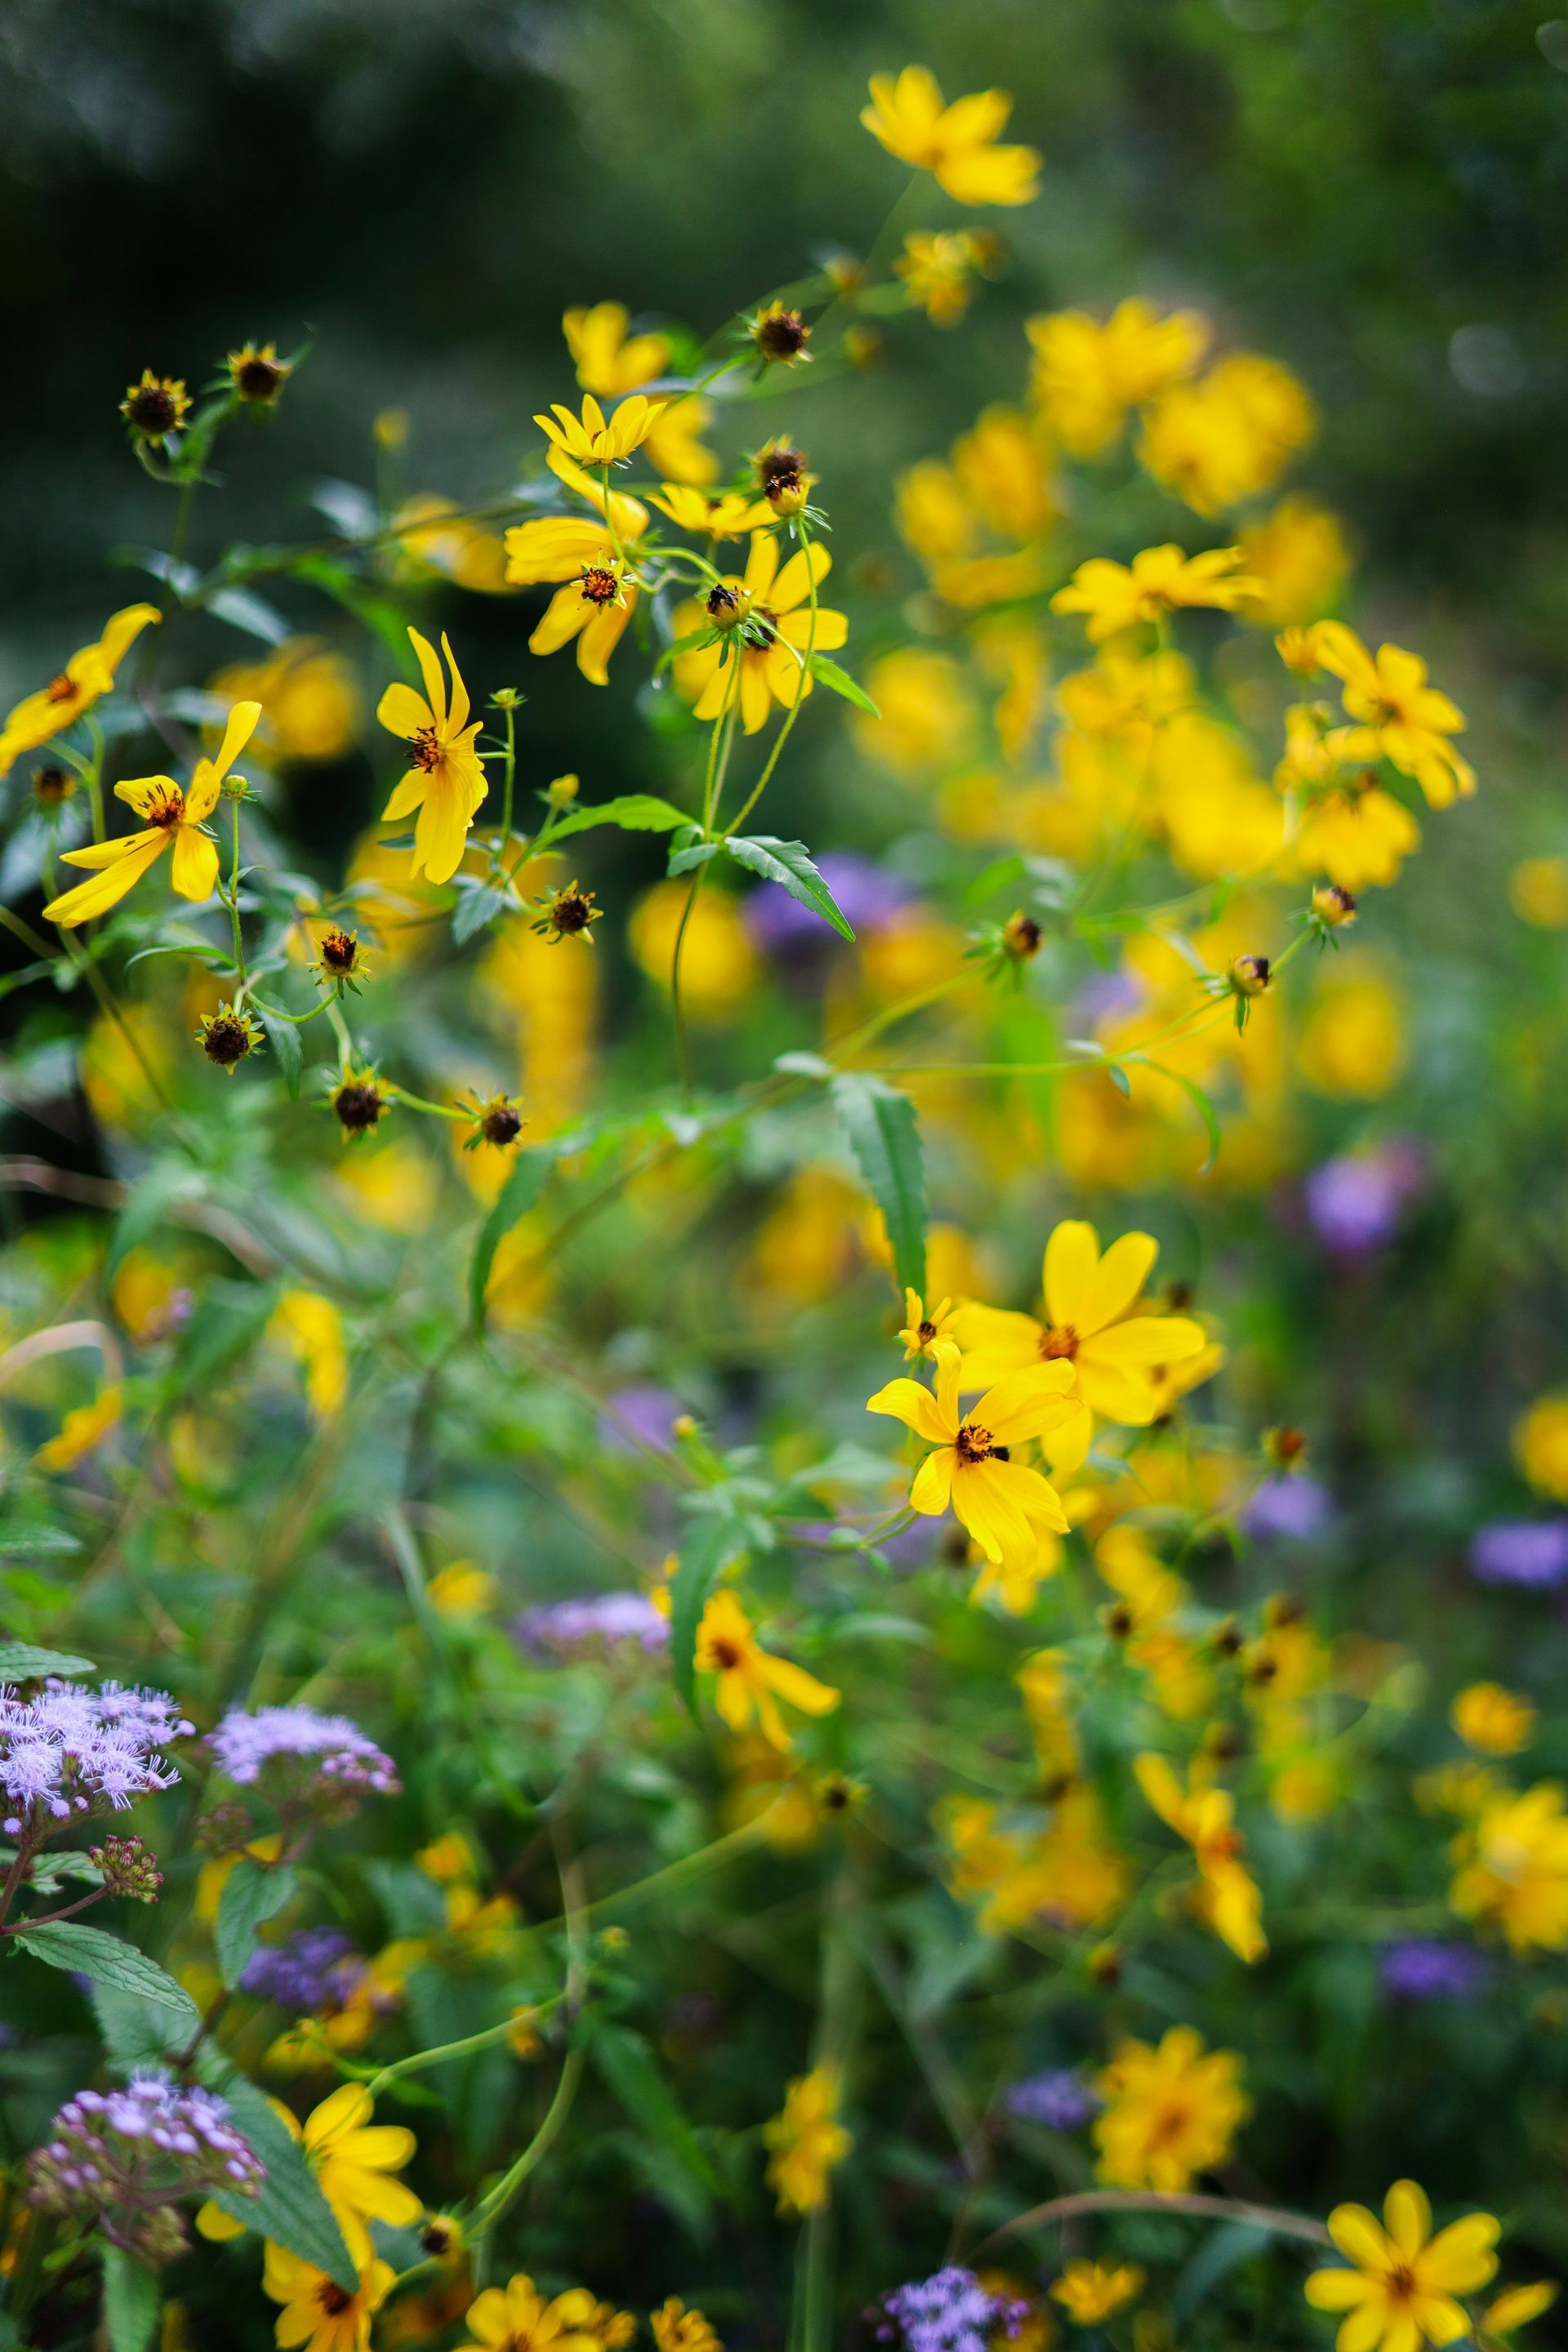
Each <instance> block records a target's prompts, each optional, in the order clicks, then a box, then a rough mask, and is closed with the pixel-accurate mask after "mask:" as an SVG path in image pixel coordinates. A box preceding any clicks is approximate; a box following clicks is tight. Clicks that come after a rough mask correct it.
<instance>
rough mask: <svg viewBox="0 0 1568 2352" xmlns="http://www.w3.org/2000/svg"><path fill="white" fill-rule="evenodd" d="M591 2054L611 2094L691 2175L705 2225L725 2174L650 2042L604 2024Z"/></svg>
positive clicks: (663, 2154) (661, 2151)
mask: <svg viewBox="0 0 1568 2352" xmlns="http://www.w3.org/2000/svg"><path fill="white" fill-rule="evenodd" d="M589 2050H590V2052H591V2053H592V2056H593V2059H594V2063H595V2065H596V2066H597V2067H598V2070H599V2072H600V2074H603V2076H604V2078H605V2082H606V2083H607V2084H609V2087H610V2089H611V2091H612V2092H613V2093H614V2094H615V2095H616V2098H617V2099H618V2100H619V2101H620V2103H621V2105H622V2106H623V2107H625V2109H626V2113H627V2115H628V2116H630V2117H631V2119H632V2121H633V2122H634V2123H635V2124H636V2125H637V2127H638V2129H639V2130H640V2131H641V2132H643V2133H644V2134H645V2135H646V2137H647V2138H648V2139H649V2140H650V2141H651V2142H652V2143H653V2147H654V2151H655V2152H656V2154H657V2155H658V2157H660V2158H663V2160H664V2162H665V2163H666V2164H668V2165H673V2166H674V2167H675V2168H676V2169H677V2170H678V2171H679V2172H680V2173H681V2174H682V2175H683V2176H684V2177H685V2179H686V2182H687V2185H688V2187H689V2189H691V2190H692V2191H694V2192H695V2195H694V2198H693V2200H692V2202H693V2205H694V2209H695V2213H696V2214H697V2215H698V2216H700V2219H701V2221H704V2222H705V2221H707V2218H708V2214H709V2210H710V2204H711V2200H713V2198H714V2197H716V2196H718V2195H719V2194H720V2193H721V2183H720V2180H719V2176H718V2174H717V2173H716V2172H715V2171H714V2169H713V2166H712V2164H711V2162H710V2159H709V2157H708V2154H707V2151H706V2149H705V2148H704V2147H703V2146H702V2144H701V2142H700V2140H699V2138H698V2137H697V2135H696V2133H695V2132H694V2131H693V2130H692V2127H691V2125H690V2123H689V2120H688V2117H687V2115H686V2112H685V2110H684V2108H683V2107H682V2106H681V2105H680V2102H679V2099H678V2098H677V2097H676V2095H675V2094H674V2092H673V2091H672V2090H671V2089H670V2087H669V2084H668V2082H667V2081H666V2080H665V2077H664V2074H663V2071H662V2069H661V2068H660V2066H659V2063H658V2059H657V2058H656V2057H655V2056H654V2053H653V2052H652V2050H651V2049H650V2047H649V2046H648V2044H647V2042H646V2041H645V2040H644V2039H643V2037H642V2035H641V2034H640V2033H634V2032H631V2030H630V2028H629V2027H627V2026H624V2025H600V2026H599V2027H598V2029H597V2030H596V2032H595V2034H594V2038H593V2040H592V2042H590V2043H589ZM656 2177H657V2167H656Z"/></svg>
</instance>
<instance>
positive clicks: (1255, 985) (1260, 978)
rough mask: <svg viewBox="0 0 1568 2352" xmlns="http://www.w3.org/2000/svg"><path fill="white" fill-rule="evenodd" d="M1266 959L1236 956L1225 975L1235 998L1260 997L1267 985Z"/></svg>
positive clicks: (1267, 965) (1262, 957)
mask: <svg viewBox="0 0 1568 2352" xmlns="http://www.w3.org/2000/svg"><path fill="white" fill-rule="evenodd" d="M1268 974H1269V964H1268V957H1267V956H1264V955H1243V956H1237V959H1236V961H1235V962H1234V963H1233V964H1232V965H1231V967H1230V971H1229V972H1228V974H1227V975H1226V976H1227V978H1228V979H1229V982H1230V984H1231V987H1232V988H1233V989H1234V990H1235V992H1236V993H1237V996H1261V995H1262V993H1263V992H1264V990H1265V989H1266V988H1267V987H1268Z"/></svg>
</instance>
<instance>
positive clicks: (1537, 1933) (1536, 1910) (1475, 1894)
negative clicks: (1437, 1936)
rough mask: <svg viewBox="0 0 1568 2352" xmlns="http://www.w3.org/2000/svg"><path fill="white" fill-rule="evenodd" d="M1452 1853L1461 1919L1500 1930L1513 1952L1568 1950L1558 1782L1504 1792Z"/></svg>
mask: <svg viewBox="0 0 1568 2352" xmlns="http://www.w3.org/2000/svg"><path fill="white" fill-rule="evenodd" d="M1473 1769H1478V1770H1479V1767H1477V1768H1473ZM1452 1854H1453V1859H1454V1860H1455V1862H1457V1863H1458V1864H1459V1869H1458V1874H1457V1875H1456V1877H1455V1879H1454V1881H1453V1884H1452V1885H1450V1887H1449V1889H1448V1901H1449V1903H1450V1904H1451V1906H1453V1908H1454V1909H1455V1910H1456V1911H1457V1912H1458V1915H1459V1916H1460V1918H1461V1919H1477V1920H1480V1921H1483V1922H1485V1923H1486V1924H1487V1925H1489V1926H1491V1927H1498V1928H1500V1930H1501V1931H1502V1934H1503V1935H1504V1936H1505V1937H1506V1938H1507V1940H1508V1943H1509V1946H1510V1949H1511V1950H1513V1951H1515V1952H1529V1951H1531V1950H1535V1951H1543V1952H1558V1951H1561V1950H1562V1948H1563V1945H1564V1944H1568V1818H1564V1815H1563V1790H1562V1786H1561V1784H1560V1783H1559V1782H1558V1781H1555V1780H1542V1781H1538V1782H1537V1784H1536V1786H1535V1787H1534V1788H1533V1789H1527V1790H1525V1792H1524V1794H1523V1796H1521V1797H1516V1796H1515V1795H1514V1793H1513V1791H1512V1790H1499V1791H1498V1792H1497V1793H1496V1794H1495V1795H1494V1796H1492V1797H1491V1798H1490V1800H1489V1801H1488V1802H1486V1803H1485V1804H1484V1805H1483V1807H1482V1809H1481V1811H1480V1812H1479V1815H1478V1816H1477V1818H1476V1820H1475V1822H1473V1823H1472V1825H1471V1826H1470V1827H1469V1828H1468V1829H1467V1830H1465V1831H1463V1832H1461V1833H1460V1835H1459V1836H1458V1838H1457V1839H1456V1840H1455V1842H1454V1845H1453V1848H1452Z"/></svg>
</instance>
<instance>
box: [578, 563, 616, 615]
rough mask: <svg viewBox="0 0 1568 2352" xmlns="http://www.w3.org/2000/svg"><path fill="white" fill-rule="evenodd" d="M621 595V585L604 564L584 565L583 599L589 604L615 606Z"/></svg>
mask: <svg viewBox="0 0 1568 2352" xmlns="http://www.w3.org/2000/svg"><path fill="white" fill-rule="evenodd" d="M620 593H621V583H620V582H619V581H618V580H617V579H616V575H615V573H614V572H612V571H610V570H609V569H608V567H607V566H606V565H605V564H603V563H589V564H586V565H584V572H583V599H584V603H585V604H601V605H602V604H614V603H615V601H616V597H617V596H618V595H619V594H620Z"/></svg>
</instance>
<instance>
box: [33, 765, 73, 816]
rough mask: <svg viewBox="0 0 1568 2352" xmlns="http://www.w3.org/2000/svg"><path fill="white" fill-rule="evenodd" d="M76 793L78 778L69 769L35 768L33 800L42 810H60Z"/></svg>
mask: <svg viewBox="0 0 1568 2352" xmlns="http://www.w3.org/2000/svg"><path fill="white" fill-rule="evenodd" d="M75 791H76V778H75V777H74V776H73V775H72V774H71V772H70V770H69V769H68V768H35V769H34V770H33V798H34V799H35V800H36V801H37V803H38V806H39V807H40V808H58V806H59V805H60V803H61V802H62V801H68V800H69V799H70V797H71V795H72V793H74V792H75Z"/></svg>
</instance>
